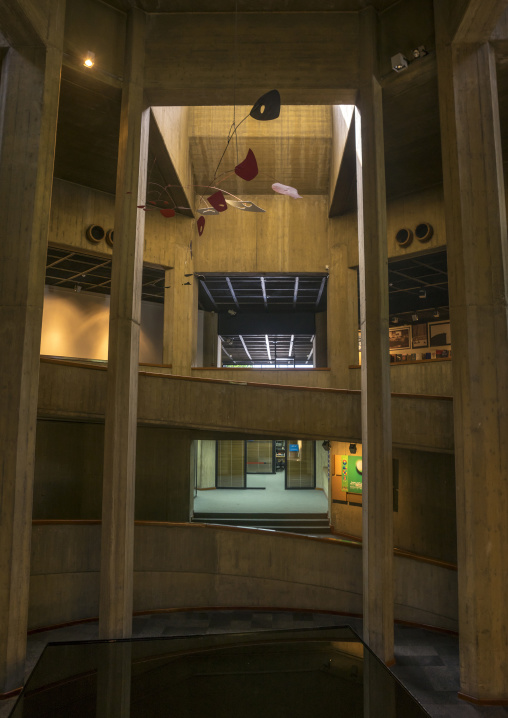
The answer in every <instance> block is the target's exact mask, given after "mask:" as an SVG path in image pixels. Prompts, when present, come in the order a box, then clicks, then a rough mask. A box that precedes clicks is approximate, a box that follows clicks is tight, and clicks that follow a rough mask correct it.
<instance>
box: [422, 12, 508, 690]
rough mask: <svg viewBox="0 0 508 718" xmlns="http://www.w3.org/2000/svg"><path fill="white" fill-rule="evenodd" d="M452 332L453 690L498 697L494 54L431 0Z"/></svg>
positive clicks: (502, 552)
mask: <svg viewBox="0 0 508 718" xmlns="http://www.w3.org/2000/svg"><path fill="white" fill-rule="evenodd" d="M435 6H436V7H435V12H436V22H437V31H438V35H437V36H438V48H437V49H438V68H439V101H440V112H441V128H442V129H441V135H442V148H443V180H444V197H445V211H446V234H447V248H448V274H449V290H450V316H451V331H452V341H453V398H454V425H455V466H456V493H457V544H458V580H459V631H460V667H461V679H460V680H461V693H462V694H463V696H464V697H467V696H471V697H473V698H475V699H478V700H491V701H492V700H494V701H495V700H499V701H503V700H505V701H507V700H508V682H507V678H506V667H507V665H508V601H507V596H508V571H507V568H506V550H507V547H508V520H507V517H508V412H507V400H508V322H507V299H508V245H507V229H506V211H505V190H504V182H503V157H502V151H501V138H500V127H499V110H498V91H497V82H496V60H495V54H494V50H493V49H492V47H491V46H490V45H489V44H488V43H484V44H474V45H473V44H471V45H455V44H453V43H451V42H450V40H449V39H448V38H447V36H446V23H445V18H444V17H443V14H444V11H445V8H443V7H440V3H439V2H437V3H435Z"/></svg>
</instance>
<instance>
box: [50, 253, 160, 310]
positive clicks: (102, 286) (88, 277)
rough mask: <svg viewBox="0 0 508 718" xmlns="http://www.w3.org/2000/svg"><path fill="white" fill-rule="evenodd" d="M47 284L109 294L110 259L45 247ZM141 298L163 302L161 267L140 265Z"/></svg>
mask: <svg viewBox="0 0 508 718" xmlns="http://www.w3.org/2000/svg"><path fill="white" fill-rule="evenodd" d="M46 284H47V285H49V286H53V287H61V288H62V289H73V290H75V291H83V292H93V293H94V294H110V293H111V258H108V257H98V256H96V255H95V256H94V255H90V254H83V253H81V252H69V251H68V250H66V249H59V248H57V247H51V246H50V247H48V256H47V261H46ZM142 287H143V288H142V294H141V299H143V300H146V301H149V302H158V303H159V304H163V303H164V270H163V269H159V268H157V267H148V266H146V265H143V280H142Z"/></svg>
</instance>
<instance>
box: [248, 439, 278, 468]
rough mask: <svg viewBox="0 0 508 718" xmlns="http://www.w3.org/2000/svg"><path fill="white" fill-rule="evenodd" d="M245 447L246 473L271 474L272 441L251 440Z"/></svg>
mask: <svg viewBox="0 0 508 718" xmlns="http://www.w3.org/2000/svg"><path fill="white" fill-rule="evenodd" d="M245 443H246V445H247V473H248V474H273V473H274V470H273V453H274V452H273V441H271V440H264V439H263V440H252V441H246V442H245Z"/></svg>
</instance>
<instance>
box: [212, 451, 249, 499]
mask: <svg viewBox="0 0 508 718" xmlns="http://www.w3.org/2000/svg"><path fill="white" fill-rule="evenodd" d="M245 461H246V450H245V441H243V440H233V441H217V457H216V462H215V466H216V474H215V486H216V487H217V488H218V489H245V487H246V475H247V473H246V465H245Z"/></svg>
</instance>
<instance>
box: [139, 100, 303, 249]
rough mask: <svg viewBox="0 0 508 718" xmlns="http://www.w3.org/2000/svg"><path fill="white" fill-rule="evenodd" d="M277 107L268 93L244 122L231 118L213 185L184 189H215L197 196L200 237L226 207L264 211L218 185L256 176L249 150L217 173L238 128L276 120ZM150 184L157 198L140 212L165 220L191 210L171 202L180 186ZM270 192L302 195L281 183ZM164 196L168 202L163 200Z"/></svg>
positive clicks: (297, 196) (277, 114) (248, 210)
mask: <svg viewBox="0 0 508 718" xmlns="http://www.w3.org/2000/svg"><path fill="white" fill-rule="evenodd" d="M280 107H281V101H280V94H279V91H278V90H270V92H266V93H265V94H264V95H262V96H261V97H260V98H259V99H258V100H257V101H256V102H255V103H254V105H253V106H252V109H251V111H250V112H249V114H248V115H246V116H245V117H244V118H243V120H241V122H239V123H238V124H237V123H236V121H235V119H234V118H233V122H232V125H231V129H230V131H229V134H228V136H227V139H226V146H225V148H224V151H223V153H222V156H221V158H220V160H219V163H218V165H217V168H216V170H215V174H214V177H213V179H212V182H211V183H210V184H209V185H188V186H186V188H187V189H190V188H195V189H198V188H199V189H204V190H210V191H212V190H215V191H214V192H212V194H211V195H209V196H208V197H206V198H205V194H206V193H202V194H201V195H200V197H201V199H202V200H203V201H204V202H206V203H207V204H206V205H205V206H204V207H198V209H197V211H198V212H199V214H200V215H201V217H199V219H198V221H197V230H198V234H199V236H200V237H201V235H202V234H203V232H204V229H205V217H206V216H208V215H217V214H220V213H222V212H225V211H226V210H227V209H228V207H233V208H234V209H238V210H241V211H243V212H265V210H264V209H262V208H261V207H258V205H256V204H255V203H254V202H251V201H250V200H243V199H241V198H240V197H236V196H235V195H234V194H232V193H231V192H228V191H226V190H225V189H221V188H220V187H219V186H218V185H219V184H221V183H222V182H224V181H225V180H226V179H228V178H229V177H231V176H232V175H233V174H236V175H237V177H239V178H240V179H243V180H245V181H246V182H250V181H251V180H253V179H254V178H255V177H257V176H258V174H259V169H258V163H257V160H256V156H255V155H254V152H253V151H252V150H251V149H249V151H248V152H247V155H246V157H245V159H244V160H243V161H242V162H240V163H239V164H237V165H236V167H235V168H234V169H233V170H229V171H227V172H223V173H222V174H221V175H218V171H219V168H220V166H221V164H222V160H223V159H224V155H225V154H226V150H227V149H228V147H229V145H230V143H231V141H232V139H233V138H234V137H235V136H236V137H237V132H238V128H239V127H240V125H242V124H243V123H244V122H245V120H247V119H248V118H249V117H252V118H253V119H255V120H258V121H259V122H268V121H270V120H276V119H277V118H278V117H279V115H280ZM150 184H151V185H154V186H155V188H154V189H153V190H152V191H151V192H150V194H152V196H153V194H154V193H157V197H156V199H150V200H148V201H147V203H146V204H144V205H143V204H141V205H138V207H139V209H143V210H144V211H145V212H149V211H153V210H158V211H159V212H160V213H161V215H162V216H163V217H166V218H169V217H174V216H175V214H176V210H190V207H177V206H176V205H175V203H174V202H173V198H172V197H171V194H170V192H169V190H170V188H172V187H179V186H180V185H169V184H168V185H166V186H165V187H163V186H162V185H159V184H156V183H153V182H151V183H150ZM272 190H273V191H274V192H277V193H278V194H283V195H286V196H287V197H292V198H293V199H302V197H301V195H300V194H298V190H296V189H295V188H294V187H290V186H289V185H285V184H281V183H280V182H274V183H273V184H272ZM166 197H167V198H168V199H165V198H166ZM168 200H170V201H171V203H172V204H173V206H172V207H171V206H170V202H169V201H168Z"/></svg>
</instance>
